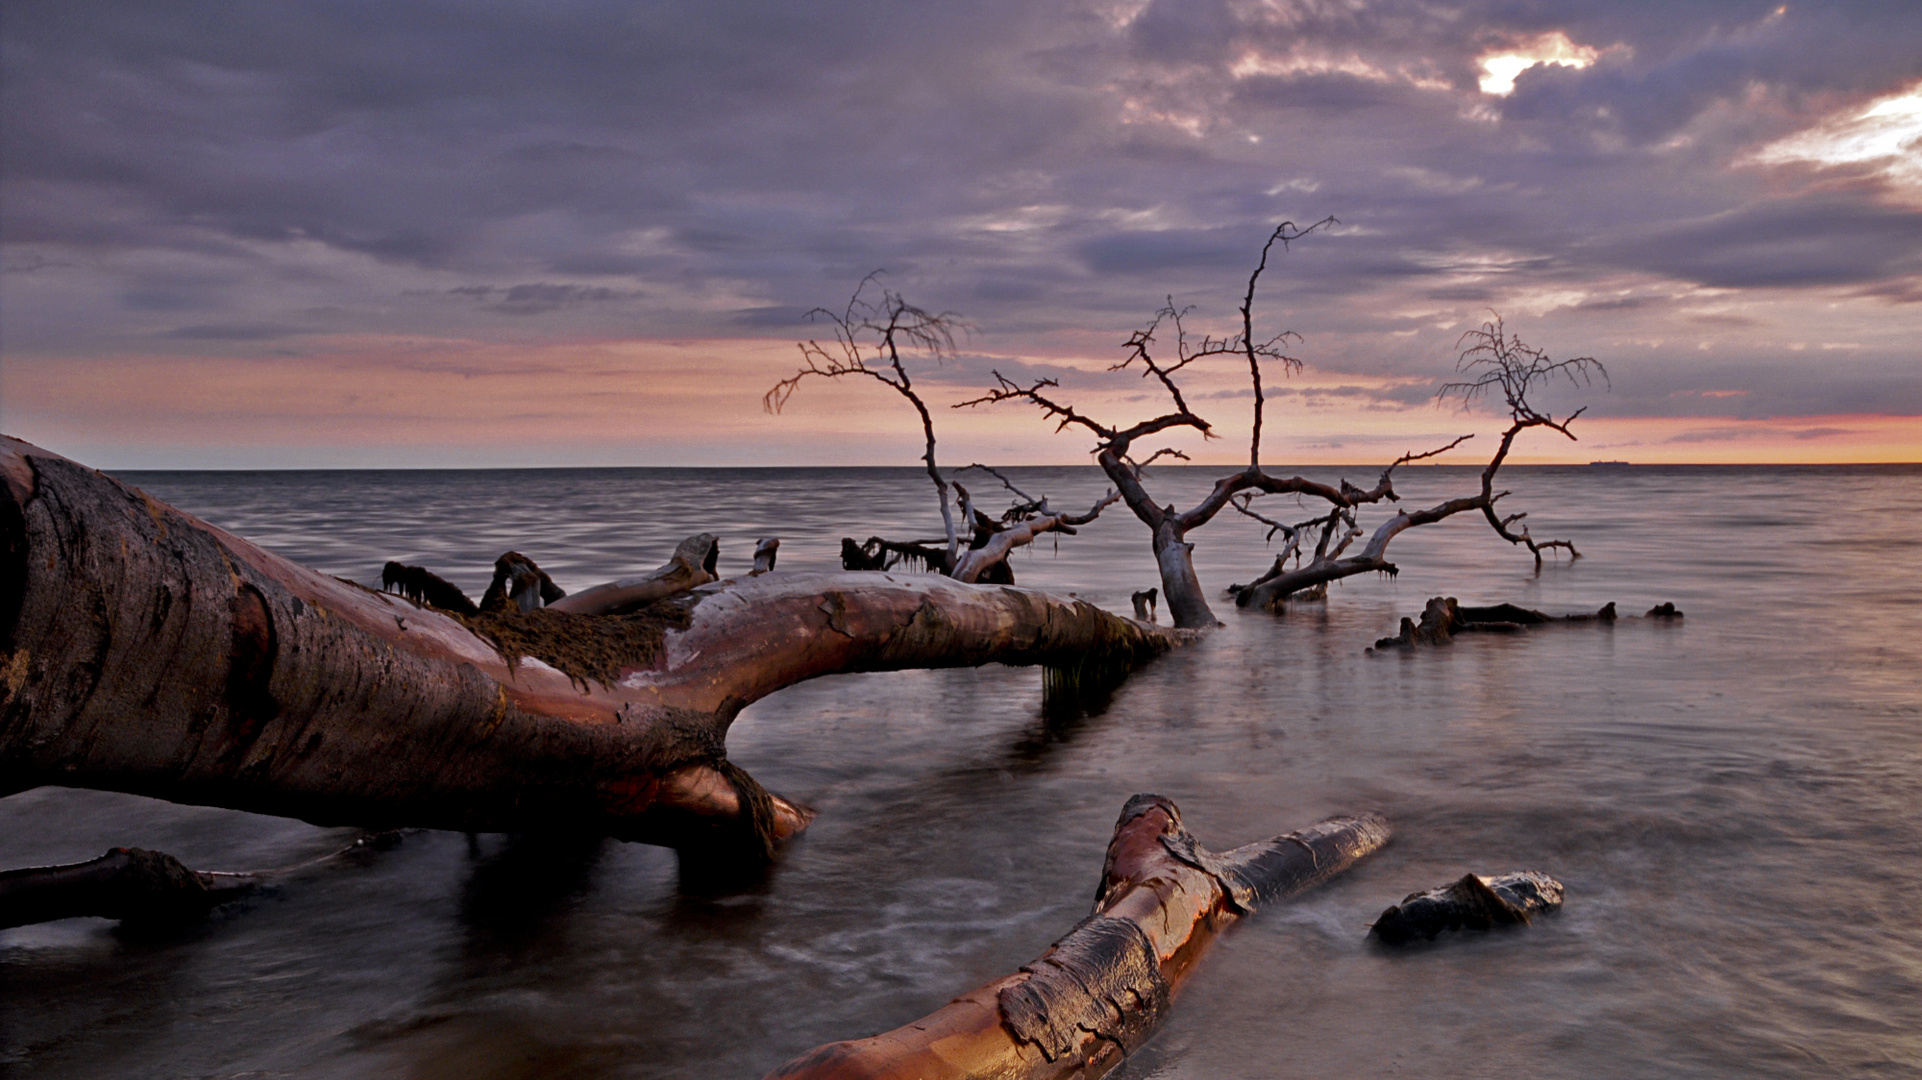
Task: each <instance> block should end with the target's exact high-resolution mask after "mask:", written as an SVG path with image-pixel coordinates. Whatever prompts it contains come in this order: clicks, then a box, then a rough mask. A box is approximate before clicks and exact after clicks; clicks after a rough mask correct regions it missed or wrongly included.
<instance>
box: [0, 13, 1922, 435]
mask: <svg viewBox="0 0 1922 1080" xmlns="http://www.w3.org/2000/svg"><path fill="white" fill-rule="evenodd" d="M1331 216H1332V217H1333V218H1335V219H1336V222H1337V223H1335V224H1331V225H1329V226H1326V227H1324V228H1323V229H1321V230H1319V231H1317V232H1315V233H1313V234H1311V235H1310V236H1308V237H1306V238H1304V239H1302V240H1300V241H1297V242H1296V243H1294V244H1292V245H1291V246H1290V247H1289V249H1288V250H1287V251H1286V252H1283V253H1280V254H1278V255H1277V257H1276V258H1275V259H1274V261H1273V262H1272V264H1271V266H1270V268H1269V270H1268V272H1267V273H1266V274H1265V275H1264V276H1263V278H1262V279H1261V284H1260V288H1259V291H1258V293H1257V295H1256V304H1255V321H1256V326H1257V330H1258V332H1259V333H1260V334H1261V335H1262V336H1269V335H1272V334H1275V333H1279V332H1281V331H1284V330H1287V331H1292V332H1293V333H1295V334H1298V335H1299V338H1298V339H1290V342H1289V346H1288V348H1289V352H1290V354H1291V355H1293V356H1295V357H1297V358H1299V359H1300V360H1301V361H1302V362H1303V366H1302V369H1301V370H1300V371H1299V372H1298V373H1295V374H1293V375H1287V374H1286V373H1284V372H1282V371H1280V370H1274V371H1271V372H1269V373H1268V374H1267V376H1266V382H1267V383H1268V386H1269V397H1270V404H1269V406H1268V418H1267V424H1266V429H1265V430H1266V435H1265V444H1264V457H1265V459H1266V460H1269V461H1273V462H1276V463H1329V462H1339V463H1368V462H1374V461H1380V460H1382V459H1384V458H1392V457H1394V456H1395V455H1398V454H1400V453H1402V452H1403V451H1408V450H1420V449H1427V448H1429V447H1430V446H1433V445H1437V444H1439V443H1441V442H1445V441H1447V440H1448V439H1451V438H1453V437H1455V436H1456V435H1460V434H1467V433H1470V432H1474V433H1478V438H1477V439H1475V440H1471V441H1470V443H1469V444H1466V445H1465V446H1464V448H1463V449H1461V450H1459V451H1456V452H1455V453H1454V454H1453V455H1451V456H1450V457H1448V458H1445V459H1443V460H1448V461H1460V462H1462V463H1471V462H1473V461H1474V459H1475V458H1476V457H1477V455H1478V454H1485V451H1477V450H1475V449H1474V448H1475V447H1476V446H1477V445H1478V444H1488V443H1491V442H1492V434H1493V433H1494V432H1496V431H1498V430H1499V427H1500V418H1499V417H1496V416H1493V415H1491V414H1489V413H1488V412H1487V411H1486V410H1485V409H1478V410H1474V411H1469V412H1463V411H1462V410H1461V409H1460V407H1459V406H1456V405H1437V403H1436V400H1435V391H1436V389H1437V388H1438V387H1439V386H1440V385H1441V384H1442V383H1443V382H1445V381H1447V380H1448V379H1449V378H1450V377H1451V376H1452V374H1453V371H1454V365H1455V362H1456V355H1457V352H1458V348H1459V342H1460V340H1461V335H1462V334H1463V333H1464V332H1465V331H1467V330H1471V329H1473V328H1475V327H1477V326H1479V325H1480V324H1481V323H1482V322H1484V321H1485V320H1488V319H1491V318H1494V317H1496V316H1497V315H1499V317H1500V318H1501V319H1503V320H1504V322H1505V325H1506V326H1507V328H1508V329H1509V330H1510V331H1512V332H1514V333H1516V334H1519V335H1520V336H1521V337H1523V338H1524V339H1525V340H1526V341H1527V342H1529V343H1530V344H1532V345H1534V346H1537V347H1540V348H1542V349H1544V350H1546V351H1547V352H1548V353H1549V354H1550V355H1552V356H1554V357H1557V358H1564V357H1573V356H1593V357H1595V358H1596V359H1598V360H1600V361H1601V362H1602V363H1603V364H1604V365H1605V366H1606V368H1607V372H1608V379H1607V381H1606V383H1600V382H1598V383H1596V384H1595V385H1592V386H1588V387H1575V386H1563V387H1559V388H1556V389H1555V390H1553V391H1552V392H1549V393H1546V394H1545V395H1543V397H1542V398H1541V400H1540V401H1539V402H1538V404H1540V405H1542V406H1545V407H1547V408H1549V409H1551V410H1553V411H1554V413H1555V414H1556V415H1557V416H1560V415H1563V414H1565V413H1567V412H1569V411H1572V410H1574V409H1576V408H1584V407H1585V408H1586V410H1587V411H1586V412H1585V413H1584V414H1583V416H1582V417H1581V418H1580V419H1579V420H1578V421H1577V422H1576V424H1575V427H1574V432H1575V434H1576V435H1578V436H1579V437H1580V441H1579V442H1571V441H1569V440H1566V439H1562V438H1561V437H1560V436H1554V435H1548V436H1545V437H1544V436H1537V435H1535V434H1534V433H1531V435H1530V437H1528V438H1526V439H1524V440H1523V442H1522V444H1521V445H1520V446H1519V447H1518V456H1517V458H1516V460H1520V461H1589V460H1603V459H1605V460H1628V461H1636V462H1848V461H1918V460H1922V344H1919V343H1922V4H1914V3H1892V2H1876V3H1847V2H1825V3H1821V4H1816V3H1803V4H1795V3H1791V4H1787V5H1783V4H1780V3H1750V2H1738V0H1701V2H1688V0H1670V2H1662V3H1652V2H1650V3H1640V2H1624V0H1594V2H1567V3H1519V2H1498V0H1461V2H1458V3H1442V2H1404V0H1379V2H1378V0H1343V2H1322V0H1301V2H1293V0H1268V2H1263V0H1232V2H1217V0H1146V2H1143V0H1066V2H1057V0H1018V2H1001V0H985V2H976V0H948V2H943V3H940V4H896V3H878V2H867V0H835V2H832V3H815V2H808V0H779V2H762V0H740V2H735V3H727V4H712V3H676V2H671V0H663V2H647V3H632V2H630V3H603V2H591V0H579V2H576V0H555V2H549V3H541V4H530V3H522V4H506V3H445V2H439V0H410V2H409V3H406V4H393V3H386V2H375V0H356V2H336V0H304V2H301V3H285V4H270V3H203V2H196V0H179V2H170V3H167V4H153V3H146V2H143V3H95V2H90V0H13V2H10V3H8V5H7V7H6V10H5V12H4V14H3V15H0V246H3V247H4V252H3V256H4V262H0V267H3V269H4V272H3V273H0V431H5V432H6V433H7V434H10V435H14V436H17V437H21V438H25V439H28V440H30V441H33V442H37V443H39V444H41V445H43V446H45V447H47V448H49V449H52V450H55V451H58V452H61V453H64V454H67V455H68V456H70V457H74V458H76V459H78V460H81V461H84V462H86V463H88V464H91V465H95V466H97V467H103V468H281V467H347V466H378V467H411V466H435V467H439V466H504V465H756V464H900V465H910V464H914V463H915V458H916V456H917V455H918V453H919V436H918V431H917V421H916V418H915V416H914V414H913V412H912V411H911V410H910V409H909V408H908V407H907V406H906V404H905V403H904V402H903V401H902V400H901V399H899V398H898V397H895V396H893V395H891V394H890V393H889V392H888V391H887V390H886V389H885V388H883V387H880V386H878V385H876V384H873V383H871V382H870V383H866V384H864V385H856V384H854V383H850V382H833V383H830V382H827V381H825V380H811V381H809V382H808V383H806V384H804V385H803V386H802V387H801V389H800V390H799V391H798V392H797V393H796V394H795V395H794V397H793V399H792V400H791V402H790V403H789V405H788V407H787V408H786V409H785V410H784V411H783V412H782V413H781V414H780V415H771V414H769V413H767V412H766V411H764V410H763V408H762V404H761V399H762V395H763V393H764V392H765V391H766V390H767V389H768V388H769V386H770V385H771V384H772V383H774V382H775V381H776V380H778V379H780V378H782V377H783V376H785V375H787V374H789V373H790V372H791V371H792V370H793V369H794V367H795V366H796V364H797V362H798V360H799V353H798V351H797V349H796V343H797V342H798V341H800V340H804V339H806V338H809V337H819V336H821V335H822V334H823V333H825V332H826V329H827V328H826V327H825V326H824V325H823V324H821V323H819V322H818V321H816V322H810V321H809V320H808V319H807V313H808V312H809V311H810V310H811V309H813V308H816V307H829V308H834V309H840V308H841V307H843V305H845V304H846V302H847V300H848V298H849V296H850V294H851V293H852V292H853V290H854V289H855V288H856V287H857V285H858V284H859V283H860V282H861V280H862V279H863V278H864V277H865V276H867V275H868V274H870V273H871V272H874V271H880V272H881V274H882V276H881V277H880V278H878V279H877V280H878V281H879V283H880V287H885V288H888V289H893V290H895V291H897V292H898V293H900V294H901V295H902V296H904V297H905V298H907V300H909V301H910V302H912V303H914V304H917V305H919V306H921V307H924V308H927V309H930V310H933V311H942V312H952V313H955V314H956V315H957V317H958V318H959V319H960V320H961V321H962V322H963V323H964V324H965V330H964V333H963V334H962V335H961V336H960V337H959V338H958V340H957V349H956V352H955V355H953V356H951V357H948V358H946V359H944V360H941V361H940V362H939V363H936V362H934V360H933V359H931V358H928V357H922V356H913V357H911V358H910V363H911V365H912V366H911V368H910V370H911V373H912V374H913V375H914V377H915V379H916V384H917V386H918V387H919V388H920V389H921V391H922V392H923V394H924V396H925V397H926V398H927V400H928V402H929V404H930V406H931V407H932V408H933V409H934V411H935V412H936V413H937V414H938V415H937V417H936V421H937V424H938V426H939V432H940V437H941V444H942V451H941V452H942V456H943V459H944V461H946V462H948V463H950V464H954V465H961V464H966V463H967V462H969V461H987V462H991V463H1000V464H1023V463H1075V462H1085V461H1087V460H1088V458H1087V452H1088V449H1089V444H1088V440H1087V439H1086V438H1085V437H1084V436H1080V435H1077V434H1076V433H1074V432H1056V431H1055V430H1054V426H1053V425H1052V424H1049V423H1047V422H1045V421H1043V420H1042V419H1041V418H1040V417H1039V416H1037V415H1036V414H1035V413H1034V412H1033V411H1032V410H1030V409H1026V408H1023V407H1021V406H1019V405H1011V404H1008V405H1000V406H995V407H991V408H974V409H963V410H954V409H950V408H948V406H950V405H951V404H953V403H955V402H959V401H962V400H965V399H967V398H971V397H975V396H978V395H979V394H980V393H981V391H982V390H983V388H985V387H986V386H988V385H989V384H991V383H992V381H993V376H992V374H991V373H992V372H994V371H997V370H998V371H1001V372H1003V373H1004V374H1007V375H1009V376H1010V377H1011V378H1017V379H1034V378H1052V379H1055V380H1056V381H1058V382H1059V383H1060V389H1059V391H1057V392H1058V393H1059V395H1060V396H1061V397H1063V398H1064V399H1067V400H1071V401H1073V402H1075V403H1076V404H1077V406H1079V407H1081V408H1083V410H1084V411H1087V412H1089V413H1091V414H1094V415H1096V416H1097V417H1099V418H1101V419H1103V420H1106V421H1109V422H1114V423H1128V422H1132V421H1133V420H1138V419H1142V418H1145V417H1147V416H1151V415H1155V414H1158V413H1160V412H1163V411H1166V401H1165V399H1163V398H1161V397H1159V396H1157V395H1156V394H1155V393H1154V392H1153V391H1154V390H1155V387H1154V386H1153V384H1151V383H1145V382H1143V381H1142V380H1141V379H1140V378H1138V377H1137V376H1136V375H1135V374H1134V373H1132V372H1129V371H1120V372H1115V371H1109V370H1108V368H1109V367H1110V365H1112V364H1114V363H1115V362H1117V361H1119V360H1120V359H1122V357H1123V355H1124V353H1123V350H1122V348H1121V345H1122V343H1123V342H1124V341H1126V340H1127V338H1128V336H1129V335H1130V334H1131V333H1132V332H1133V331H1135V330H1136V329H1138V328H1140V327H1141V326H1143V325H1144V324H1145V323H1146V322H1147V320H1148V319H1149V318H1151V317H1152V315H1153V313H1154V312H1155V310H1156V309H1158V308H1159V307H1161V306H1162V305H1163V304H1166V303H1170V302H1172V303H1173V304H1175V305H1176V306H1179V307H1184V308H1191V309H1192V310H1191V312H1190V314H1189V315H1188V316H1187V323H1188V326H1189V327H1190V328H1191V329H1192V330H1194V331H1196V332H1197V333H1202V332H1212V333H1222V332H1232V331H1234V330H1235V329H1237V324H1236V319H1237V315H1236V310H1235V309H1236V307H1237V305H1238V303H1239V301H1240V298H1241V293H1242V291H1243V289H1244V288H1245V287H1246V283H1247V279H1248V275H1249V273H1250V271H1251V270H1252V268H1253V266H1254V264H1255V260H1256V258H1257V257H1258V256H1259V253H1260V250H1261V245H1262V242H1263V241H1264V240H1265V239H1266V237H1267V236H1268V234H1269V232H1270V231H1271V230H1272V229H1273V228H1274V227H1275V225H1276V224H1277V223H1279V222H1282V221H1294V222H1296V223H1299V224H1303V225H1306V224H1308V223H1311V222H1315V221H1319V220H1321V219H1323V218H1326V217H1331ZM874 287H875V286H870V289H872V288H874ZM869 295H872V293H870V294H869ZM1170 345H1171V343H1170V342H1168V341H1166V340H1165V335H1163V340H1161V341H1160V342H1159V347H1161V348H1164V349H1165V348H1168V347H1170ZM1183 374H1184V376H1185V377H1186V382H1185V384H1184V385H1185V388H1186V390H1187V392H1188V395H1189V398H1190V400H1191V403H1192V404H1193V405H1194V407H1195V409H1196V411H1197V412H1199V413H1201V414H1202V415H1203V416H1205V417H1207V418H1208V419H1209V420H1210V421H1211V422H1212V423H1213V425H1214V428H1215V430H1216V431H1217V432H1220V433H1222V434H1223V436H1224V437H1222V438H1220V439H1214V440H1201V439H1199V438H1195V437H1192V436H1187V437H1180V438H1175V439H1173V440H1171V444H1172V445H1175V446H1177V447H1179V448H1182V449H1184V450H1186V451H1187V452H1189V453H1191V454H1192V455H1193V456H1194V457H1195V458H1196V460H1199V461H1204V462H1209V461H1220V462H1228V461H1235V460H1238V459H1240V458H1241V457H1242V456H1243V454H1244V453H1245V444H1244V438H1245V437H1244V436H1242V435H1240V434H1239V432H1241V431H1243V430H1245V428H1246V425H1247V423H1248V418H1249V415H1250V406H1251V402H1252V397H1251V394H1250V391H1249V387H1248V379H1247V373H1246V370H1245V367H1237V366H1236V365H1235V364H1233V363H1232V362H1228V361H1225V360H1224V361H1207V362H1202V363H1198V364H1196V365H1195V366H1194V367H1192V368H1190V369H1188V370H1187V371H1185V372H1184V373H1183Z"/></svg>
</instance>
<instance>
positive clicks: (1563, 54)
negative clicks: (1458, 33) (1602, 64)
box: [1481, 30, 1601, 95]
mask: <svg viewBox="0 0 1922 1080" xmlns="http://www.w3.org/2000/svg"><path fill="white" fill-rule="evenodd" d="M1599 56H1601V53H1600V52H1599V51H1598V50H1596V49H1592V48H1590V47H1588V46H1587V45H1577V44H1575V43H1574V42H1573V41H1570V40H1569V38H1568V35H1567V34H1565V33H1563V32H1562V31H1560V30H1557V31H1555V32H1554V33H1552V34H1542V35H1539V36H1537V37H1533V38H1529V39H1527V40H1526V41H1524V42H1522V43H1521V44H1519V45H1514V46H1510V47H1508V48H1505V49H1503V50H1502V51H1500V52H1493V53H1489V54H1487V55H1485V56H1483V57H1481V68H1482V77H1481V89H1482V93H1484V94H1496V95H1503V94H1510V93H1513V92H1514V90H1515V79H1516V78H1517V77H1518V76H1520V75H1521V73H1522V72H1524V71H1527V70H1528V69H1529V68H1532V67H1536V66H1538V65H1541V64H1555V65H1557V66H1559V67H1571V68H1577V69H1580V68H1585V67H1588V66H1589V65H1591V64H1593V63H1594V62H1595V60H1596V58H1597V57H1599Z"/></svg>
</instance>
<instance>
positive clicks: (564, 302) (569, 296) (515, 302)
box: [447, 281, 644, 315]
mask: <svg viewBox="0 0 1922 1080" xmlns="http://www.w3.org/2000/svg"><path fill="white" fill-rule="evenodd" d="M447 292H448V295H450V296H471V297H473V298H475V299H476V300H479V301H481V306H482V307H485V308H486V309H487V310H489V311H498V312H500V313H502V314H504V315H545V314H547V313H548V312H550V311H561V310H564V309H566V308H571V307H578V306H579V305H581V304H591V303H604V302H606V301H609V300H628V299H632V298H635V297H638V296H641V295H644V294H642V293H640V292H638V291H626V292H616V291H615V290H613V289H610V288H607V287H605V286H596V285H570V284H561V283H556V282H549V281H536V282H529V283H527V284H523V285H507V286H498V285H459V286H456V287H454V288H452V289H449V290H447Z"/></svg>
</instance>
